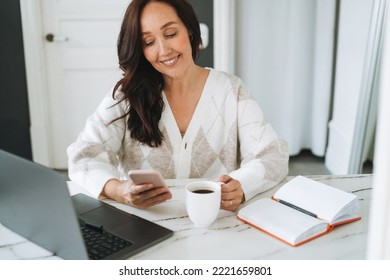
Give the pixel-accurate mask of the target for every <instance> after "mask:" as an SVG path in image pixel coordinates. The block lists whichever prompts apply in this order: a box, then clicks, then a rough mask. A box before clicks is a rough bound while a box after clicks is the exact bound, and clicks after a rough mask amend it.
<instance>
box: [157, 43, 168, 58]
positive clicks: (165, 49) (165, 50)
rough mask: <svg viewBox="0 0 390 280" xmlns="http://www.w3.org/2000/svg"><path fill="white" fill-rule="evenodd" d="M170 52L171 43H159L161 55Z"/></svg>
mask: <svg viewBox="0 0 390 280" xmlns="http://www.w3.org/2000/svg"><path fill="white" fill-rule="evenodd" d="M169 51H170V46H169V43H168V42H167V41H165V40H159V42H158V52H159V55H165V54H167V53H169Z"/></svg>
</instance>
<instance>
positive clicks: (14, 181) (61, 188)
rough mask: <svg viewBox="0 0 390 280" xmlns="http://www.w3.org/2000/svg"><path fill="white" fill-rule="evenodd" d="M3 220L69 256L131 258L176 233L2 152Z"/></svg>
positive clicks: (0, 194)
mask: <svg viewBox="0 0 390 280" xmlns="http://www.w3.org/2000/svg"><path fill="white" fill-rule="evenodd" d="M0 223H1V224H3V225H4V226H5V227H7V228H9V229H11V230H13V231H14V232H16V233H18V234H20V235H21V236H23V237H25V238H27V239H29V240H31V241H32V242H34V243H36V244H38V245H40V246H42V247H44V248H46V249H47V250H49V251H51V252H53V253H54V254H55V255H58V256H59V257H61V258H64V259H74V260H75V259H126V258H128V257H130V256H132V255H134V254H136V253H138V252H140V251H142V250H145V249H146V248H149V247H151V246H153V245H155V244H156V243H159V242H161V241H163V240H165V239H167V238H169V237H170V236H172V235H173V231H172V230H170V229H167V228H165V227H162V226H160V225H157V224H155V223H153V222H150V221H148V220H145V219H142V218H140V217H137V216H135V215H132V214H129V213H126V212H124V211H121V210H119V209H117V208H115V207H113V206H111V205H109V204H107V203H104V202H101V201H99V200H96V199H94V198H91V197H88V196H86V195H83V194H78V195H75V196H70V195H69V192H68V187H67V184H66V180H65V178H64V176H63V175H62V174H59V173H57V172H55V171H53V170H51V169H49V168H47V167H44V166H42V165H39V164H37V163H34V162H31V161H28V160H26V159H23V158H20V157H18V156H15V155H12V154H10V153H8V152H5V151H3V150H0Z"/></svg>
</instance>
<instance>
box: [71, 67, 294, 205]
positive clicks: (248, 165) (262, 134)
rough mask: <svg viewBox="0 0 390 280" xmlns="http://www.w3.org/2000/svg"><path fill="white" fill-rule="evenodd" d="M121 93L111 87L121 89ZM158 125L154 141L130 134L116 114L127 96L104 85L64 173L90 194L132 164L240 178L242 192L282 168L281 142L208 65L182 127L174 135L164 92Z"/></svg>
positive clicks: (257, 187) (247, 98) (256, 189)
mask: <svg viewBox="0 0 390 280" xmlns="http://www.w3.org/2000/svg"><path fill="white" fill-rule="evenodd" d="M121 94H122V93H120V92H117V93H116V95H117V96H119V97H120V95H121ZM162 96H163V100H164V104H165V107H164V109H163V112H162V117H161V120H160V123H159V127H160V129H161V131H162V133H163V137H164V139H163V143H162V145H161V146H159V147H158V148H151V147H149V146H147V145H143V144H140V143H139V142H138V141H136V140H134V139H132V138H131V137H130V133H129V131H128V129H127V126H126V119H124V118H122V119H119V120H118V121H115V122H113V123H111V124H109V123H110V122H111V121H112V120H113V119H115V118H117V117H119V116H122V115H123V114H124V112H125V109H126V107H127V104H126V103H125V101H124V102H121V103H119V104H117V105H114V104H116V103H117V101H118V100H119V99H118V98H117V100H114V99H113V98H112V94H111V93H109V94H108V95H107V96H106V97H105V98H104V99H103V101H102V102H101V104H100V105H99V107H98V108H97V110H96V111H95V112H94V113H93V114H92V115H91V116H90V117H89V118H88V120H87V122H86V126H85V128H84V130H83V131H82V132H81V133H80V135H79V136H78V138H77V140H76V141H75V142H74V143H73V144H71V145H70V146H69V147H68V149H67V153H68V158H69V162H68V165H69V177H70V178H71V180H73V181H75V182H77V183H78V184H79V185H81V186H83V187H84V188H85V189H86V190H87V191H88V192H89V193H91V195H92V196H94V197H96V198H97V197H99V195H100V193H101V191H102V189H103V187H104V185H105V183H106V182H107V181H108V180H109V179H112V178H118V179H121V180H123V179H125V180H126V179H128V176H127V173H128V171H129V170H133V169H156V170H159V171H160V172H161V173H162V175H163V177H164V178H166V179H174V178H217V177H219V176H221V175H223V174H229V175H230V176H231V177H233V178H235V179H237V180H239V181H240V182H241V186H242V188H243V190H244V193H245V197H246V199H247V200H249V199H250V198H252V197H253V196H254V195H256V194H258V193H260V192H263V191H266V190H268V189H270V188H271V187H273V186H275V185H276V184H277V183H279V182H280V181H281V180H282V179H283V178H284V177H285V176H286V175H287V172H288V157H289V156H288V150H287V143H286V142H285V141H284V140H282V139H280V138H278V136H277V135H276V133H275V131H274V130H273V128H272V127H271V125H270V124H269V123H267V122H266V120H265V119H264V116H263V113H262V110H261V108H260V106H259V105H258V103H257V102H256V101H255V99H254V98H253V97H252V96H251V95H250V94H249V92H248V90H247V89H246V88H245V86H244V85H243V83H242V81H241V80H240V79H239V78H237V77H235V76H233V75H230V74H227V73H224V72H220V71H217V70H213V69H210V74H209V77H208V79H207V81H206V84H205V87H204V89H203V93H202V95H201V98H200V100H199V103H198V105H197V107H196V110H195V112H194V114H193V117H192V119H191V122H190V124H189V127H188V129H187V131H186V133H185V135H184V136H181V134H180V131H179V129H178V127H177V124H176V121H175V119H174V116H173V113H172V111H171V109H170V107H169V104H168V102H167V99H166V97H165V95H164V93H162Z"/></svg>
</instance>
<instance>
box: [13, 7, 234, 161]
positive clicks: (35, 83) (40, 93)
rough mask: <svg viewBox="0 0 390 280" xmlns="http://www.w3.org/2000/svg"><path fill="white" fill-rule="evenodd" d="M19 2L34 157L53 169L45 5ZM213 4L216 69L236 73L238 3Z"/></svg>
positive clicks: (34, 159)
mask: <svg viewBox="0 0 390 280" xmlns="http://www.w3.org/2000/svg"><path fill="white" fill-rule="evenodd" d="M19 1H20V9H21V17H22V29H23V42H24V55H25V62H26V78H27V96H28V100H29V110H30V137H31V146H32V147H31V149H32V157H33V161H35V162H37V163H40V164H43V165H45V166H49V167H50V166H52V161H53V159H52V157H51V155H52V154H53V153H52V151H53V147H52V141H51V136H50V114H49V107H48V106H49V104H48V100H49V93H48V90H47V69H46V61H45V55H44V36H43V30H42V16H43V15H42V3H41V0H34V1H31V0H19ZM213 1H214V2H213V5H214V15H213V16H214V22H213V23H214V68H215V69H218V70H221V71H226V72H230V73H234V51H235V47H234V46H235V43H234V30H235V28H234V25H235V20H234V19H235V16H234V10H235V1H236V0H213ZM227 46H228V47H227ZM216 50H218V51H216Z"/></svg>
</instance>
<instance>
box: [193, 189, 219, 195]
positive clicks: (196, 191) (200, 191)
mask: <svg viewBox="0 0 390 280" xmlns="http://www.w3.org/2000/svg"><path fill="white" fill-rule="evenodd" d="M192 192H193V193H201V194H206V193H213V192H214V191H213V190H207V189H199V190H193V191H192Z"/></svg>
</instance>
